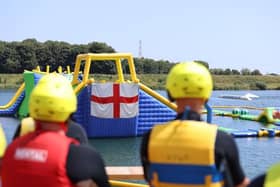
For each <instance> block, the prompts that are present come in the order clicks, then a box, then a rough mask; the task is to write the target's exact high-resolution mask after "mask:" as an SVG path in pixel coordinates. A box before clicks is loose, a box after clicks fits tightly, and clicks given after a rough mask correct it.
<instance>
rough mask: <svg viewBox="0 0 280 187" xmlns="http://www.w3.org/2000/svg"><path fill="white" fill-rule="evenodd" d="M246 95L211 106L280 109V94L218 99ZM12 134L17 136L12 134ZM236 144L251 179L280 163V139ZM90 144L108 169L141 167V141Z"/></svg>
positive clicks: (244, 125)
mask: <svg viewBox="0 0 280 187" xmlns="http://www.w3.org/2000/svg"><path fill="white" fill-rule="evenodd" d="M13 93H14V91H7V90H4V91H3V90H0V105H4V104H6V103H7V102H8V100H9V99H10V98H11V97H12V95H13ZM159 93H161V94H162V95H166V93H165V92H164V91H159ZM246 93H248V91H215V92H214V93H213V95H212V97H211V99H210V101H209V103H210V105H211V106H254V107H271V106H273V107H277V108H280V91H250V93H252V94H255V95H258V96H260V98H258V99H255V100H252V101H246V100H233V99H223V98H219V97H218V96H219V95H223V94H235V95H244V94H246ZM250 113H251V114H252V113H255V114H258V113H259V111H250ZM0 120H1V118H0ZM0 122H1V121H0ZM213 123H215V124H219V125H221V126H223V127H227V128H233V129H239V130H248V129H259V128H261V127H262V125H261V124H260V123H257V122H254V121H244V120H239V119H232V118H230V117H217V116H215V117H213ZM4 127H5V126H4ZM5 128H7V126H6V127H5ZM8 128H9V129H8V131H14V129H15V126H10V125H8ZM11 134H13V132H10V135H11ZM236 142H237V145H238V149H239V151H240V160H241V163H242V166H243V167H244V170H245V173H246V174H247V175H248V176H249V177H250V178H252V177H254V176H256V175H258V174H260V173H262V172H264V171H265V170H266V169H267V168H268V167H269V166H270V165H271V164H273V163H275V162H277V161H280V151H279V150H280V149H279V148H280V138H239V139H236ZM90 143H91V144H92V145H93V146H94V147H96V149H97V150H98V151H99V152H100V153H101V155H102V156H103V158H104V160H105V163H106V165H113V166H121V165H124V166H139V165H140V157H139V147H140V143H141V137H136V138H135V137H133V138H119V139H117V138H114V139H90Z"/></svg>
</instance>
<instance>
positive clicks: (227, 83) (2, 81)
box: [0, 74, 280, 90]
mask: <svg viewBox="0 0 280 187" xmlns="http://www.w3.org/2000/svg"><path fill="white" fill-rule="evenodd" d="M166 75H167V74H138V75H137V76H138V78H139V79H140V81H141V82H142V83H144V84H146V85H147V86H149V87H150V88H152V89H158V90H163V89H164V86H165V79H166ZM93 77H94V79H95V80H96V81H101V80H109V81H113V80H116V79H117V78H116V75H105V74H95V75H94V76H93ZM125 79H129V75H125ZM213 79H214V89H215V90H280V76H273V75H258V76H253V75H214V76H213ZM22 82H23V77H22V74H0V88H18V87H19V86H20V84H21V83H22Z"/></svg>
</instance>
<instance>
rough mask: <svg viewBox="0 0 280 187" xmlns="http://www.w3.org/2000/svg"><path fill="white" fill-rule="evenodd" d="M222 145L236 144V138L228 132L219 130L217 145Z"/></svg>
mask: <svg viewBox="0 0 280 187" xmlns="http://www.w3.org/2000/svg"><path fill="white" fill-rule="evenodd" d="M217 142H218V143H222V144H223V145H232V144H236V143H235V141H234V138H233V137H232V136H231V135H230V134H228V133H227V132H224V131H221V130H218V131H217V136H216V143H217Z"/></svg>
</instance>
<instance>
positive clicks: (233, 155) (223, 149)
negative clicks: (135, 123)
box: [141, 111, 245, 186]
mask: <svg viewBox="0 0 280 187" xmlns="http://www.w3.org/2000/svg"><path fill="white" fill-rule="evenodd" d="M176 119H182V114H178V115H177V117H176ZM187 119H188V120H196V121H201V116H200V115H199V114H198V113H195V112H192V111H190V112H189V114H188V116H187ZM150 133H151V131H149V132H148V133H146V134H145V135H144V136H143V140H142V144H141V161H142V165H143V168H144V176H145V179H146V180H147V171H148V166H149V161H148V158H147V156H148V152H147V148H148V143H149V138H150ZM215 163H216V166H217V168H221V165H222V163H224V164H223V167H225V176H226V178H225V181H226V182H225V183H226V186H232V184H233V185H238V184H240V183H242V182H243V180H244V179H245V174H244V172H243V170H242V168H241V165H240V162H239V155H238V149H237V146H236V143H235V141H234V139H233V138H232V137H231V136H230V135H228V134H226V133H225V132H223V131H219V130H218V132H217V136H216V142H215ZM229 172H230V173H231V174H228V173H229ZM229 175H230V178H229V177H228V176H229Z"/></svg>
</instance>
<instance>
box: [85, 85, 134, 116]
mask: <svg viewBox="0 0 280 187" xmlns="http://www.w3.org/2000/svg"><path fill="white" fill-rule="evenodd" d="M138 101H139V85H138V84H136V83H93V84H92V90H91V110H90V113H91V115H92V116H95V117H98V118H133V117H135V116H137V115H138V112H139V102H138Z"/></svg>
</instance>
